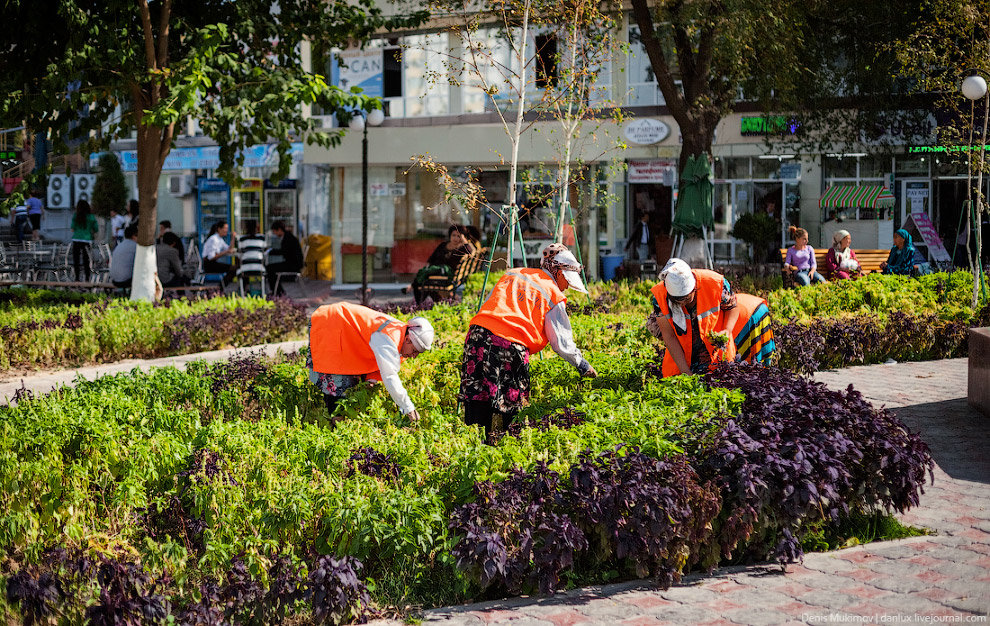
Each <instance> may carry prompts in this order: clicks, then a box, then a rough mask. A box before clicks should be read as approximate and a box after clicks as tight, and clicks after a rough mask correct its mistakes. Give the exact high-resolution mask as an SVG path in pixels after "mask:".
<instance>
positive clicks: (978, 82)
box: [962, 75, 987, 100]
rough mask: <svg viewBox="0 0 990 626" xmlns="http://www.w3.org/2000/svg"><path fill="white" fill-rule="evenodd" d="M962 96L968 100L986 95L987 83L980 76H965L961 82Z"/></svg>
mask: <svg viewBox="0 0 990 626" xmlns="http://www.w3.org/2000/svg"><path fill="white" fill-rule="evenodd" d="M962 94H963V95H964V96H966V97H967V98H969V99H970V100H979V99H980V98H982V97H983V96H985V95H987V81H986V80H984V78H983V77H982V76H976V75H973V76H967V77H966V78H965V80H963V82H962Z"/></svg>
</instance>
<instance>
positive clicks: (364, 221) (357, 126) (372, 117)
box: [348, 109, 385, 306]
mask: <svg viewBox="0 0 990 626" xmlns="http://www.w3.org/2000/svg"><path fill="white" fill-rule="evenodd" d="M366 120H367V123H365V121H366ZM384 121H385V112H384V111H382V110H381V109H372V110H370V111H368V112H364V111H357V112H355V113H354V117H352V118H351V122H350V124H348V126H349V128H350V129H351V130H355V131H358V130H359V131H361V132H362V133H363V136H362V138H361V304H363V305H365V306H367V304H368V126H381V124H382V122H384Z"/></svg>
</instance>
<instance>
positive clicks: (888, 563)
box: [864, 559, 927, 576]
mask: <svg viewBox="0 0 990 626" xmlns="http://www.w3.org/2000/svg"><path fill="white" fill-rule="evenodd" d="M864 567H865V568H866V569H869V570H870V571H871V572H876V573H878V574H884V575H886V576H913V575H915V574H920V573H922V572H924V571H926V569H927V568H926V567H925V566H923V565H918V564H916V563H910V562H908V561H907V560H894V559H883V560H882V561H874V562H872V563H867V564H866V565H865V566H864Z"/></svg>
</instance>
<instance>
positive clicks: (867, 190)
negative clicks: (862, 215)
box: [818, 185, 894, 209]
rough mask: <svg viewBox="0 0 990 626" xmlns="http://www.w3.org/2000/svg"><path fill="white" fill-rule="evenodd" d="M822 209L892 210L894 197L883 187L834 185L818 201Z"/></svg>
mask: <svg viewBox="0 0 990 626" xmlns="http://www.w3.org/2000/svg"><path fill="white" fill-rule="evenodd" d="M818 206H819V207H820V208H823V209H877V208H893V206H894V196H893V195H891V193H890V192H889V191H887V188H886V187H884V186H883V185H836V186H834V187H829V188H828V190H827V191H826V192H825V194H824V195H822V199H821V200H819V201H818Z"/></svg>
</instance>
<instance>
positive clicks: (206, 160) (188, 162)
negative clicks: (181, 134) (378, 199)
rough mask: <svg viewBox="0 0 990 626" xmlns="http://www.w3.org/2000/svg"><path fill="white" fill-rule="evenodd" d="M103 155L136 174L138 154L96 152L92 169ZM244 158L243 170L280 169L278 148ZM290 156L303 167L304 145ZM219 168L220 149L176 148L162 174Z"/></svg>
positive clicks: (262, 148)
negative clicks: (247, 168)
mask: <svg viewBox="0 0 990 626" xmlns="http://www.w3.org/2000/svg"><path fill="white" fill-rule="evenodd" d="M104 154H113V155H115V156H116V157H117V160H119V161H120V169H122V170H123V171H125V172H136V171H137V150H121V151H119V152H111V153H107V152H94V153H92V154H91V155H90V156H89V166H90V167H92V168H97V167H99V164H100V157H101V156H103V155H104ZM239 154H240V156H243V157H244V167H273V166H275V165H278V151H277V150H276V146H275V144H256V145H253V146H250V147H248V148H245V149H244V150H243V151H242V152H240V153H239ZM289 155H290V156H291V157H292V161H293V162H294V163H301V162H302V157H303V144H302V142H301V141H300V142H296V143H293V144H292V148H291V149H290V150H289ZM218 167H220V146H203V147H200V148H173V149H172V151H171V152H169V153H168V156H167V157H165V163H164V164H163V165H162V171H175V170H212V169H216V168H218Z"/></svg>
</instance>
